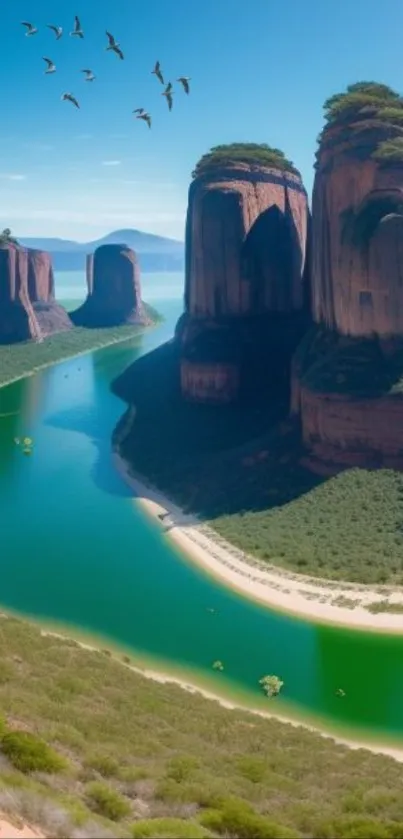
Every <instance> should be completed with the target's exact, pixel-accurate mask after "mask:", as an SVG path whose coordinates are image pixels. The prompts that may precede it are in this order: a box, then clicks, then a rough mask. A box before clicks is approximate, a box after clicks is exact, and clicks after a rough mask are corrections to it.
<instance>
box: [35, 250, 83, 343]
mask: <svg viewBox="0 0 403 839" xmlns="http://www.w3.org/2000/svg"><path fill="white" fill-rule="evenodd" d="M27 254H28V293H29V297H30V300H31V303H32V308H33V310H34V313H35V315H36V319H37V321H38V324H39V329H40V332H41V336H42V338H46V337H48V336H49V335H53V334H54V333H55V332H65V331H66V330H67V329H71V328H72V326H73V324H72V322H71V320H70V318H69V316H68V314H67V312H66V310H65V309H64V308H63V306H60V305H59V304H58V303H57V302H56V300H55V281H54V276H53V266H52V257H51V255H50V254H49V253H46V252H45V251H38V250H34V249H32V248H28V250H27Z"/></svg>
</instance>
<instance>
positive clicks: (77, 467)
mask: <svg viewBox="0 0 403 839" xmlns="http://www.w3.org/2000/svg"><path fill="white" fill-rule="evenodd" d="M157 303H158V305H157V308H158V309H159V310H160V311H161V312H162V313H163V314H164V315H165V321H164V323H162V324H161V325H160V326H159V327H158V328H156V329H154V330H150V331H148V332H147V333H146V334H144V335H143V336H141V337H138V338H136V339H135V340H133V341H132V342H130V343H126V344H122V345H120V346H119V345H118V346H113V347H110V348H107V349H103V350H100V351H98V352H94V353H90V354H88V355H86V356H83V357H79V358H76V359H72V360H70V361H65V362H62V363H60V364H58V365H55V366H54V367H50V368H47V369H45V370H43V371H41V372H39V373H38V374H37V375H35V376H33V377H30V378H27V379H26V380H24V381H20V382H16V383H14V384H13V385H10V386H8V387H7V388H3V389H0V415H3V416H1V417H0V533H1V548H0V561H1V587H0V603H1V604H2V605H3V606H4V607H7V608H9V609H11V610H15V611H18V612H20V613H23V614H26V615H31V616H34V617H36V618H38V619H40V620H45V621H49V622H50V623H52V624H56V625H59V624H60V625H63V626H67V627H72V626H74V627H75V628H78V629H79V630H80V631H82V632H84V633H88V634H89V635H90V636H94V635H95V636H100V637H101V638H102V639H105V638H107V639H109V641H108V643H110V644H115V645H118V646H119V647H122V648H125V649H130V650H134V651H135V653H136V654H137V655H138V656H139V657H140V658H141V659H142V660H144V661H146V662H148V663H149V664H151V665H154V666H158V667H160V669H168V670H173V671H178V672H180V673H181V674H183V673H185V674H186V675H187V676H188V677H189V678H191V679H192V680H193V681H199V682H201V683H203V684H204V685H207V686H208V687H210V688H212V689H213V690H216V691H217V692H223V693H226V694H229V695H231V696H233V697H238V698H240V699H243V700H247V701H249V702H253V704H254V705H256V706H258V705H259V704H260V706H263V704H264V707H267V704H266V703H267V700H265V699H264V697H262V696H261V694H260V692H259V686H258V680H259V678H260V677H261V676H262V675H265V674H267V673H275V674H277V675H279V676H280V677H281V678H282V679H283V680H284V682H285V688H284V697H283V698H280V699H279V700H276V705H275V708H276V709H277V710H278V711H279V713H282V714H284V715H290V714H292V715H297V716H300V717H303V718H309V719H313V720H317V721H321V722H324V723H325V725H326V726H327V727H328V728H330V727H332V726H333V727H339V728H343V729H344V730H346V731H347V730H348V731H349V733H351V731H354V732H355V734H356V735H357V736H359V735H360V734H361V735H362V736H366V735H367V733H368V732H371V734H372V735H373V736H377V737H379V738H380V739H383V740H386V738H387V737H388V738H390V739H393V740H394V741H397V740H399V741H400V740H403V701H402V698H403V638H399V637H388V636H384V635H371V634H368V633H364V632H350V631H347V630H342V629H338V628H333V627H325V626H316V625H315V624H309V623H308V622H304V621H301V620H296V619H293V618H290V617H287V616H285V615H281V614H276V613H274V612H271V611H270V610H268V609H266V608H264V607H263V606H260V605H257V604H254V603H253V602H251V601H249V600H247V599H246V598H243V597H241V596H240V595H238V594H237V593H235V592H233V591H231V590H229V589H226V588H225V587H223V586H221V585H220V584H218V583H217V582H216V581H215V580H213V579H212V578H210V577H208V576H207V575H206V574H204V573H203V572H202V571H201V570H200V569H198V568H197V567H196V566H193V565H192V564H191V563H190V562H188V561H187V560H186V559H185V558H184V557H183V556H182V555H181V554H180V553H179V552H178V551H177V550H175V548H174V547H173V546H172V545H171V544H170V542H169V539H168V537H167V536H166V535H165V534H164V532H163V530H162V528H161V527H159V526H158V525H157V524H154V523H153V522H152V521H150V520H149V519H147V518H145V517H144V516H143V514H142V513H141V511H140V510H139V509H138V508H137V507H136V506H135V505H134V504H133V501H132V499H131V493H130V491H129V490H128V488H127V487H126V485H125V484H124V483H123V481H122V480H121V478H120V477H119V475H118V474H116V472H115V471H114V469H113V466H112V460H111V451H110V439H111V433H112V430H113V428H114V426H115V424H116V422H117V420H118V418H119V417H120V416H121V415H122V413H123V411H124V408H125V406H124V404H123V403H122V402H120V400H119V399H118V398H117V397H115V396H114V395H113V394H112V393H111V391H110V388H109V385H110V382H111V380H112V379H113V378H114V377H115V376H116V375H117V374H119V373H120V372H121V371H122V370H123V369H124V368H125V367H126V366H127V365H128V364H130V363H131V362H132V361H133V360H134V359H135V358H136V357H139V355H141V354H142V353H144V352H146V351H148V350H150V349H152V348H154V347H155V346H157V345H158V344H159V343H161V342H162V341H164V340H166V339H167V338H169V337H171V335H172V333H173V329H174V325H175V322H176V319H177V317H178V315H179V314H180V311H181V304H180V301H179V300H175V299H172V300H160V301H157ZM154 305H156V303H155V304H154ZM4 414H5V416H4ZM161 422H162V423H163V418H162V419H161ZM23 435H29V436H31V437H32V438H33V440H34V443H35V449H34V453H33V455H32V457H31V458H29V457H24V455H23V454H22V452H21V450H20V449H19V448H18V447H17V446H15V445H14V443H13V438H14V437H15V436H23ZM211 608H213V609H214V610H215V612H214V613H211V612H210V611H208V610H209V609H211ZM102 643H103V645H105V643H104V640H103V641H102ZM216 659H220V660H221V661H223V663H224V666H225V670H224V672H223V673H216V672H213V671H212V669H211V667H212V663H213V661H214V660H216ZM338 687H342V688H343V689H344V690H345V691H346V697H345V698H344V699H339V698H338V697H336V696H335V690H336V688H338ZM272 707H273V706H272V705H271V706H270V709H272Z"/></svg>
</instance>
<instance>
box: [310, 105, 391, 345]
mask: <svg viewBox="0 0 403 839" xmlns="http://www.w3.org/2000/svg"><path fill="white" fill-rule="evenodd" d="M396 134H397V135H398V136H400V134H401V129H398V128H394V127H393V126H389V125H385V124H383V123H381V122H380V121H377V120H376V119H372V120H368V121H366V122H362V121H361V122H359V123H357V124H355V123H352V124H351V125H349V126H347V127H344V128H343V129H341V128H340V127H330V128H327V129H326V130H325V131H324V132H323V137H322V142H321V144H320V147H319V150H318V154H317V164H316V166H317V171H316V176H315V183H314V190H313V201H312V251H313V256H312V289H311V293H312V308H313V316H314V319H315V320H316V321H317V322H318V323H324V324H326V326H328V327H329V328H330V329H336V330H337V331H338V332H340V333H342V334H345V335H354V336H363V335H372V334H375V335H379V336H388V335H401V334H403V295H402V288H403V285H402V283H403V265H402V254H403V244H402V235H401V234H402V231H403V219H402V218H401V217H400V216H399V215H396V208H397V207H398V206H399V205H401V204H402V203H403V166H402V165H401V164H394V163H393V162H392V163H390V164H388V165H381V164H380V163H379V162H378V161H377V160H376V159H374V158H373V157H371V152H373V151H374V149H375V148H376V147H377V145H378V144H379V143H380V142H381V141H384V140H386V139H393V137H394V136H395V135H396ZM371 216H372V220H371ZM373 220H375V222H376V224H375V229H371V227H372V228H373V227H374V225H373Z"/></svg>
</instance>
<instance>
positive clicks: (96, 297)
mask: <svg viewBox="0 0 403 839" xmlns="http://www.w3.org/2000/svg"><path fill="white" fill-rule="evenodd" d="M87 284H88V297H87V299H86V301H85V302H84V303H83V305H82V306H80V308H79V309H77V310H76V311H75V312H72V313H71V318H72V320H73V322H74V323H75V324H76V325H77V326H86V327H106V326H119V325H121V324H124V323H133V324H139V323H145V322H146V321H147V318H146V316H145V314H144V310H143V306H142V302H141V289H140V269H139V265H138V261H137V257H136V254H135V253H134V251H133V250H131V248H128V247H126V246H125V245H102V246H101V247H99V248H97V250H96V251H95V253H94V255H93V260H91V257H90V256H88V257H87Z"/></svg>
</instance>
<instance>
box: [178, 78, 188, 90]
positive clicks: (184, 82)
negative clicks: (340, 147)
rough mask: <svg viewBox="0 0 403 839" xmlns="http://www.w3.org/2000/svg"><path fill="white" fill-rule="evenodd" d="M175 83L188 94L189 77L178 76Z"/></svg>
mask: <svg viewBox="0 0 403 839" xmlns="http://www.w3.org/2000/svg"><path fill="white" fill-rule="evenodd" d="M176 81H177V82H180V83H181V85H182V87H183V89H184V91H185V93H189V82H190V77H189V76H179V79H177V80H176Z"/></svg>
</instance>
